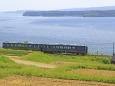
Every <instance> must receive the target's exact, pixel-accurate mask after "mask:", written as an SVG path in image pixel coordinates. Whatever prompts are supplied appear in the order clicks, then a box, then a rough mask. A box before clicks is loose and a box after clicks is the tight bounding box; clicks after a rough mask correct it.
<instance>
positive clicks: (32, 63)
mask: <svg viewBox="0 0 115 86" xmlns="http://www.w3.org/2000/svg"><path fill="white" fill-rule="evenodd" d="M7 57H8V58H9V59H11V60H13V61H14V62H16V63H18V64H25V65H31V66H36V67H43V68H56V65H51V64H44V63H39V62H32V61H24V60H19V59H17V58H19V57H18V56H7Z"/></svg>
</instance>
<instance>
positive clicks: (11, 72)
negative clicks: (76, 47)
mask: <svg viewBox="0 0 115 86" xmlns="http://www.w3.org/2000/svg"><path fill="white" fill-rule="evenodd" d="M0 51H2V52H0V53H1V55H0V78H4V77H8V76H15V75H19V76H36V77H49V78H59V79H71V80H84V81H96V82H107V83H115V77H114V76H113V77H111V76H101V75H93V76H92V75H90V73H89V75H81V74H70V73H68V71H72V70H76V69H97V70H109V71H115V65H111V64H110V61H111V58H102V57H100V56H96V57H95V56H68V55H55V54H44V53H42V52H32V51H31V53H30V51H17V50H7V49H1V50H0ZM9 51H10V52H9ZM20 52H21V54H20ZM23 52H26V53H23ZM28 52H29V54H28ZM6 54H13V55H26V56H22V57H23V58H21V59H23V60H29V61H36V62H43V63H49V64H50V63H54V62H74V63H76V64H68V65H61V66H59V67H57V68H55V69H44V68H39V67H34V66H26V65H21V64H16V63H15V62H13V61H12V60H10V59H9V58H7V57H5V56H3V55H6ZM27 54H28V55H27Z"/></svg>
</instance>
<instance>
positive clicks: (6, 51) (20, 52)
mask: <svg viewBox="0 0 115 86" xmlns="http://www.w3.org/2000/svg"><path fill="white" fill-rule="evenodd" d="M28 53H31V51H25V50H12V49H2V48H1V49H0V54H2V55H16V56H22V55H27V54H28Z"/></svg>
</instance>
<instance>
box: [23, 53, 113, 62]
mask: <svg viewBox="0 0 115 86" xmlns="http://www.w3.org/2000/svg"><path fill="white" fill-rule="evenodd" d="M22 59H23V60H29V61H35V62H43V63H54V62H58V61H61V62H76V63H90V64H99V63H102V64H110V63H111V58H102V57H101V56H69V55H62V54H59V55H58V54H46V53H45V54H44V53H43V52H39V53H38V52H34V53H31V54H29V55H27V56H24V57H23V58H22Z"/></svg>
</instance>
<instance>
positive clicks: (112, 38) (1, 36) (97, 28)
mask: <svg viewBox="0 0 115 86" xmlns="http://www.w3.org/2000/svg"><path fill="white" fill-rule="evenodd" d="M7 41H9V42H23V41H29V42H33V43H46V44H55V43H56V44H76V45H86V46H88V49H89V53H91V54H97V53H98V54H105V55H112V53H113V52H112V49H113V48H112V47H113V42H115V17H24V16H22V15H14V14H13V15H8V14H7V15H5V14H4V15H3V13H0V47H2V43H3V42H7Z"/></svg>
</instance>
